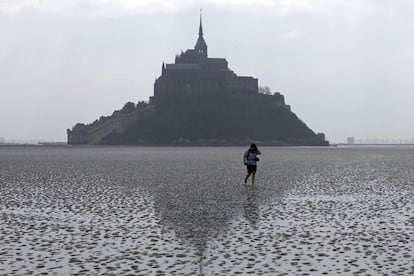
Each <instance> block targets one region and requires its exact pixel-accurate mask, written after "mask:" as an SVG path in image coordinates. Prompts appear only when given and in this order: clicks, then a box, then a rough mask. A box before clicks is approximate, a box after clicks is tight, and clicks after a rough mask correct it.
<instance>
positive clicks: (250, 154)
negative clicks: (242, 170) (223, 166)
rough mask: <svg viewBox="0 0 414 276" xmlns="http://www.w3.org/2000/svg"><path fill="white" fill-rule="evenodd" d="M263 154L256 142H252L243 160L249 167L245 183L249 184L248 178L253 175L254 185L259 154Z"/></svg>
mask: <svg viewBox="0 0 414 276" xmlns="http://www.w3.org/2000/svg"><path fill="white" fill-rule="evenodd" d="M259 154H261V152H260V151H259V149H258V148H257V146H256V145H255V144H251V145H250V148H249V149H248V150H247V151H246V152H245V153H244V155H243V161H244V165H246V167H247V175H246V178H245V179H244V184H247V179H248V178H249V176H250V175H251V176H252V185H254V180H255V176H256V170H257V161H259V158H258V157H257V155H259Z"/></svg>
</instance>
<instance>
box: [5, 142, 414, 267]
mask: <svg viewBox="0 0 414 276" xmlns="http://www.w3.org/2000/svg"><path fill="white" fill-rule="evenodd" d="M0 150H2V152H1V154H0V183H1V184H2V185H1V186H0V212H1V214H0V223H1V225H2V227H1V228H0V236H1V237H3V238H2V240H1V241H0V243H1V244H0V245H1V246H0V274H5V275H22V274H42V273H43V274H56V275H67V274H86V275H111V274H112V275H114V274H115V275H128V274H132V275H237V274H238V275H247V274H252V275H297V274H299V275H341V274H343V275H349V274H362V275H364V274H365V275H367V274H371V275H383V274H388V275H410V274H414V266H413V263H414V259H413V256H414V252H413V248H414V207H413V206H414V187H413V183H414V182H413V181H414V175H413V173H412V172H413V171H414V159H413V156H414V155H413V153H414V152H413V149H410V148H408V149H404V150H395V149H379V150H378V149H362V150H361V149H358V150H357V151H356V150H353V149H346V150H344V149H327V148H324V149H317V148H315V149H306V148H269V149H264V152H265V154H264V155H263V158H262V160H261V162H262V163H261V167H260V171H259V172H258V175H257V181H256V185H255V186H250V185H244V184H243V183H242V180H243V177H244V168H243V167H242V166H240V164H239V159H240V152H241V149H237V148H219V149H214V148H206V149H194V148H185V149H175V148H158V149H154V148H144V149H142V148H110V147H102V148H95V147H94V148H7V149H4V148H3V149H0ZM212 172H214V175H212Z"/></svg>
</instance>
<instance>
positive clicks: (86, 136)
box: [68, 93, 327, 145]
mask: <svg viewBox="0 0 414 276" xmlns="http://www.w3.org/2000/svg"><path fill="white" fill-rule="evenodd" d="M121 111H122V110H121ZM121 111H119V112H118V113H117V112H115V113H114V115H112V116H111V117H103V118H105V119H101V121H102V122H99V121H97V122H95V123H93V124H90V125H87V126H85V125H78V126H75V127H74V129H73V130H72V131H70V130H68V133H71V135H72V136H73V137H76V135H75V134H76V133H80V135H83V138H82V139H79V140H80V141H82V142H81V143H87V144H130V145H245V144H246V143H247V144H248V143H251V142H257V143H260V144H262V145H266V144H267V145H327V142H326V141H325V140H324V137H323V135H320V134H319V135H317V134H315V133H314V132H313V131H312V130H311V129H310V128H308V127H307V126H306V124H305V123H303V122H302V121H301V120H300V119H299V118H298V117H297V116H296V115H295V114H294V113H293V112H292V111H291V110H290V107H289V106H288V105H286V104H285V103H284V98H283V95H281V94H278V93H277V94H274V95H263V94H257V95H248V96H240V95H226V96H217V95H214V96H211V95H210V96H209V95H204V96H202V95H198V96H197V97H194V96H193V97H183V98H179V99H175V101H174V102H164V103H162V104H161V103H160V104H158V105H154V104H142V103H141V106H140V107H135V108H134V109H131V108H130V109H129V110H128V112H124V113H122V112H121ZM119 113H120V114H119ZM69 143H70V140H69ZM74 144H75V143H74Z"/></svg>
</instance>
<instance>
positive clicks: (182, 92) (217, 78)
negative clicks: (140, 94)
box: [151, 17, 258, 104]
mask: <svg viewBox="0 0 414 276" xmlns="http://www.w3.org/2000/svg"><path fill="white" fill-rule="evenodd" d="M161 73H162V74H161V76H160V77H159V78H158V79H157V80H156V81H155V84H154V96H153V97H151V103H155V104H156V103H157V102H160V101H169V100H173V99H176V97H182V96H188V95H191V94H210V95H212V94H216V95H223V94H257V93H258V82H257V79H256V78H253V77H239V76H237V75H236V74H235V73H234V72H233V71H231V70H230V69H229V68H228V63H227V60H226V59H224V58H209V57H208V49H207V43H206V42H205V40H204V37H203V25H202V22H201V17H200V26H199V32H198V39H197V43H196V45H195V47H194V49H189V50H187V51H185V52H182V53H181V54H180V55H177V56H176V58H175V63H174V64H166V65H165V64H164V63H163V64H162V70H161Z"/></svg>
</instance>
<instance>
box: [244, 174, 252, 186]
mask: <svg viewBox="0 0 414 276" xmlns="http://www.w3.org/2000/svg"><path fill="white" fill-rule="evenodd" d="M250 174H251V173H249V172H248V173H247V175H246V178H245V179H244V184H247V179H248V178H249V176H250Z"/></svg>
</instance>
